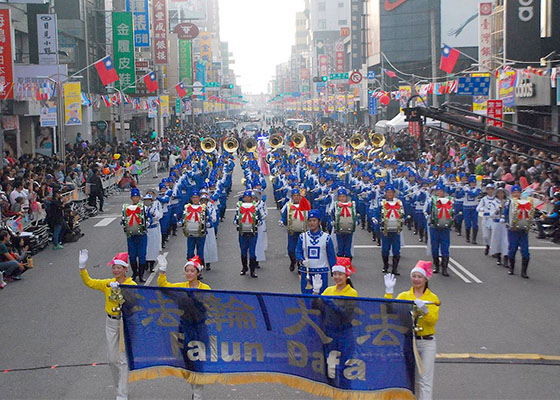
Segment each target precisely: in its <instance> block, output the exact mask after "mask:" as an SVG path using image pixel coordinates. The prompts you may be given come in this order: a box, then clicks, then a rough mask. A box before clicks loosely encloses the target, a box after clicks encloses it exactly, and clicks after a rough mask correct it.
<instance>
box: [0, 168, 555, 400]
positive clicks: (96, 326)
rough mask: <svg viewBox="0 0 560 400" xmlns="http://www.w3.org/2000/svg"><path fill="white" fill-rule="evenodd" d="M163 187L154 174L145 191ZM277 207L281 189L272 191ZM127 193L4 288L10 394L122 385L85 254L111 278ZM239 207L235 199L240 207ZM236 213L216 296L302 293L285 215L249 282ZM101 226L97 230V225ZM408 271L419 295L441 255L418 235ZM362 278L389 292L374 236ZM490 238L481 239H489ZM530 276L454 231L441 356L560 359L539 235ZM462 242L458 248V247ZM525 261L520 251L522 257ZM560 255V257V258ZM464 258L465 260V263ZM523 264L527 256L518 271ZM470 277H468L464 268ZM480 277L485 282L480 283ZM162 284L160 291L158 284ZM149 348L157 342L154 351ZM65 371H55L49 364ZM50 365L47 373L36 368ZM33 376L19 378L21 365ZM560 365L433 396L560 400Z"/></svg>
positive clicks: (145, 393)
mask: <svg viewBox="0 0 560 400" xmlns="http://www.w3.org/2000/svg"><path fill="white" fill-rule="evenodd" d="M240 178H241V174H240V169H239V166H236V170H235V173H234V190H233V192H234V193H235V192H237V191H239V190H241V186H240ZM155 185H156V180H155V179H152V178H150V177H145V178H144V180H143V181H141V185H140V186H141V189H142V190H145V189H147V188H148V187H152V186H155ZM269 192H270V193H268V197H269V199H271V200H269V206H272V205H273V203H272V193H271V191H270V189H269ZM127 198H128V193H123V194H122V195H119V196H114V197H111V198H109V199H108V200H107V202H106V207H105V209H106V211H105V213H103V214H102V215H100V216H98V217H96V218H92V219H89V220H87V221H84V222H83V223H82V230H83V232H84V233H85V236H84V237H83V238H82V239H81V240H80V241H78V242H76V243H72V244H69V245H67V246H66V247H65V249H64V250H59V251H53V250H51V249H46V250H44V251H43V252H42V253H40V254H39V255H38V256H36V258H35V265H36V268H35V269H34V270H32V271H29V272H27V273H26V274H25V279H24V280H23V281H21V282H14V283H10V284H9V285H8V286H7V287H6V288H5V289H4V290H2V291H1V292H0V302H1V303H0V304H1V314H0V321H1V322H0V338H1V341H0V372H4V373H0V399H110V398H114V395H115V394H114V393H115V391H114V387H113V386H112V379H111V377H110V373H109V369H108V367H107V366H94V365H92V363H104V362H105V361H106V344H105V332H104V326H105V321H104V320H105V313H104V308H103V301H104V300H103V296H102V295H101V293H99V292H96V291H93V290H90V289H88V288H86V287H85V286H84V285H83V283H82V282H81V279H80V276H79V272H78V267H77V260H78V251H79V250H80V249H82V248H88V249H89V255H90V259H89V262H88V270H89V271H90V274H91V275H92V276H94V277H99V278H101V277H109V276H110V271H109V270H108V268H107V267H106V263H107V262H108V261H109V260H110V259H111V258H112V257H113V256H114V254H115V253H117V252H121V251H126V241H125V236H124V234H123V232H122V229H121V227H120V225H119V213H120V209H121V207H122V203H123V202H125V201H126V200H127ZM233 205H234V200H233V199H232V198H230V199H229V207H230V208H232V207H233ZM232 219H233V212H232V211H228V212H227V213H226V220H225V221H224V222H223V223H222V224H220V229H219V237H218V246H219V254H220V262H218V263H216V264H213V265H212V270H211V271H207V272H205V273H204V281H205V282H206V283H208V284H209V285H210V286H211V287H212V288H215V289H232V290H251V291H263V292H283V293H297V292H298V290H299V283H298V278H297V273H295V272H293V273H292V272H289V270H288V264H289V259H288V258H287V255H286V250H285V247H286V234H285V231H284V229H283V228H281V227H279V226H278V224H277V221H278V220H279V212H278V211H276V209H270V210H269V217H268V234H269V251H268V253H267V261H266V262H264V263H261V267H262V268H261V269H260V270H259V277H258V279H252V278H250V277H249V276H243V277H241V276H239V271H240V268H241V263H240V260H239V256H238V242H237V233H236V231H235V229H234V226H233V224H232ZM96 225H97V226H96ZM405 237H406V239H405V241H406V244H407V245H408V246H406V247H405V248H404V249H403V251H402V257H401V263H400V265H401V272H402V273H403V274H402V276H401V277H400V278H399V279H398V282H397V287H396V290H397V292H398V291H402V290H407V289H408V288H409V279H408V277H407V275H408V271H409V270H410V269H411V268H412V266H414V264H415V263H416V261H417V260H419V259H430V258H429V257H427V256H426V250H425V248H422V246H421V245H419V243H418V239H417V237H416V236H413V235H412V234H411V232H408V231H407V232H405ZM354 241H355V245H356V248H355V258H354V265H355V267H356V269H357V271H358V272H357V274H356V275H355V277H354V278H353V281H354V283H355V286H356V289H357V290H358V293H359V294H360V296H362V297H381V296H383V293H384V286H383V275H382V273H381V255H380V248H379V247H377V246H375V244H374V243H373V242H372V241H371V237H370V235H369V234H368V233H367V231H362V230H361V229H359V230H358V231H357V232H356V234H355V238H354ZM479 241H480V239H479ZM530 242H531V246H532V258H531V264H530V267H529V276H530V277H531V279H529V280H524V279H521V278H520V277H519V275H518V271H516V272H517V273H516V275H515V276H508V275H507V273H506V270H505V268H503V267H500V266H496V264H495V261H494V259H492V258H490V257H485V256H484V254H483V249H482V247H481V246H478V247H477V246H472V245H470V244H467V243H465V241H464V238H463V237H459V238H458V237H456V236H455V235H453V236H452V250H451V257H452V259H453V260H455V261H456V263H454V262H452V264H454V268H455V270H456V271H457V272H459V273H460V274H461V275H462V278H461V277H460V276H459V275H458V274H457V273H455V272H453V271H452V272H451V277H450V278H444V277H442V276H441V275H439V276H436V277H435V278H434V279H433V280H432V281H431V282H430V287H431V289H432V290H433V291H434V292H435V293H437V294H438V295H439V297H440V299H441V300H442V307H441V311H440V320H439V323H438V325H437V341H438V342H437V344H438V353H484V354H511V353H539V354H547V355H560V343H559V340H558V337H557V336H558V326H559V323H558V321H559V320H560V311H559V307H558V305H557V304H556V297H554V296H555V295H558V288H559V287H560V277H559V274H558V272H559V269H560V262H559V261H558V259H560V246H556V245H554V244H552V243H551V242H549V241H542V240H537V239H535V237H534V236H532V237H531V240H530ZM455 246H458V247H455ZM185 250H186V240H185V238H184V237H183V236H182V234H181V233H179V236H177V237H172V238H171V241H170V243H169V244H168V246H167V248H166V249H165V250H164V251H165V252H167V253H168V261H169V267H168V277H169V280H170V281H179V280H181V279H182V278H183V274H182V272H181V269H182V266H183V265H184V262H185ZM518 257H519V256H518ZM555 260H556V261H555ZM457 263H458V264H459V265H457ZM519 264H520V262H519V261H518V265H519ZM465 270H466V271H467V272H465ZM478 282H480V283H478ZM151 284H152V285H154V284H156V279H155V278H153V279H152V281H151ZM147 345H149V344H147ZM53 365H57V366H58V367H54V368H51V367H50V366H53ZM37 367H47V368H43V369H33V368H37ZM20 368H24V369H29V370H26V371H10V370H13V369H20ZM558 376H560V366H558V365H521V364H505V365H504V364H498V365H496V364H494V363H483V364H473V363H459V362H453V363H443V360H438V363H437V364H436V375H435V390H434V398H437V399H558V398H559V394H558V391H559V390H558V389H559V387H560V386H559V384H558ZM190 395H191V391H190V385H188V384H186V383H185V382H184V381H182V380H179V379H175V378H166V379H160V380H154V381H145V382H137V383H134V384H131V385H130V399H186V398H189V399H190ZM205 395H206V398H208V399H261V398H267V399H270V400H274V399H282V400H284V399H316V398H317V397H314V396H312V395H310V394H307V393H305V392H299V391H296V390H294V389H291V388H289V387H284V386H281V385H276V384H251V385H239V386H227V385H225V386H224V385H212V386H210V387H207V388H206V389H205Z"/></svg>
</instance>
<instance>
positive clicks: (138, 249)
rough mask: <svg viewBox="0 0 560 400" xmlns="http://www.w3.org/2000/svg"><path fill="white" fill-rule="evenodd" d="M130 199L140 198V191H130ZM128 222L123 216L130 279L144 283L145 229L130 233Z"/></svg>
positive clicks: (133, 218) (132, 217) (146, 237)
mask: <svg viewBox="0 0 560 400" xmlns="http://www.w3.org/2000/svg"><path fill="white" fill-rule="evenodd" d="M130 197H131V198H132V197H140V191H139V190H138V189H137V188H133V189H132V190H131V191H130ZM137 205H140V206H142V204H141V203H138V204H137ZM136 219H137V218H136V217H134V216H131V217H130V221H132V220H136ZM128 221H129V219H128V217H125V216H123V220H122V221H121V224H122V225H123V226H124V230H125V232H126V244H127V248H128V260H129V263H130V267H131V269H132V279H136V278H138V280H139V281H140V282H141V283H143V282H145V280H144V271H145V270H146V250H147V246H148V235H147V234H146V229H144V230H143V233H135V234H132V233H130V232H129V231H128V230H127V227H128V225H129V224H128ZM144 228H145V227H144Z"/></svg>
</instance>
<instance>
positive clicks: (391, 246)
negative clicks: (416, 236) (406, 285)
mask: <svg viewBox="0 0 560 400" xmlns="http://www.w3.org/2000/svg"><path fill="white" fill-rule="evenodd" d="M374 218H375V221H374V222H375V223H376V224H377V223H378V224H379V227H380V232H381V257H382V258H383V273H387V272H388V270H389V253H390V251H391V250H392V251H393V271H392V274H393V275H400V274H399V273H398V267H399V260H400V258H401V231H402V226H403V222H404V207H403V204H402V202H401V201H400V200H399V199H395V188H394V186H393V185H392V184H388V185H387V186H386V187H385V199H383V200H381V202H380V203H379V207H378V208H377V210H376V212H375V216H374Z"/></svg>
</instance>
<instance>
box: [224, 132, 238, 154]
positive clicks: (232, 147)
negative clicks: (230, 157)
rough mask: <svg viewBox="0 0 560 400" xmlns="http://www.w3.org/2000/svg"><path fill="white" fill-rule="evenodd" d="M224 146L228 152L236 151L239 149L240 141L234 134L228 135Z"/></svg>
mask: <svg viewBox="0 0 560 400" xmlns="http://www.w3.org/2000/svg"><path fill="white" fill-rule="evenodd" d="M223 146H224V150H225V151H227V152H228V153H235V152H236V151H237V149H239V141H238V140H237V139H236V138H234V137H233V136H228V137H227V138H226V139H225V140H224V143H223Z"/></svg>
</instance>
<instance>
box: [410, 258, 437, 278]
mask: <svg viewBox="0 0 560 400" xmlns="http://www.w3.org/2000/svg"><path fill="white" fill-rule="evenodd" d="M415 272H419V273H421V274H422V275H424V277H425V278H426V279H430V278H431V277H432V262H431V261H422V260H420V261H418V262H417V263H416V265H415V266H414V268H412V270H411V271H410V276H411V277H412V274H413V273H415Z"/></svg>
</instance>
